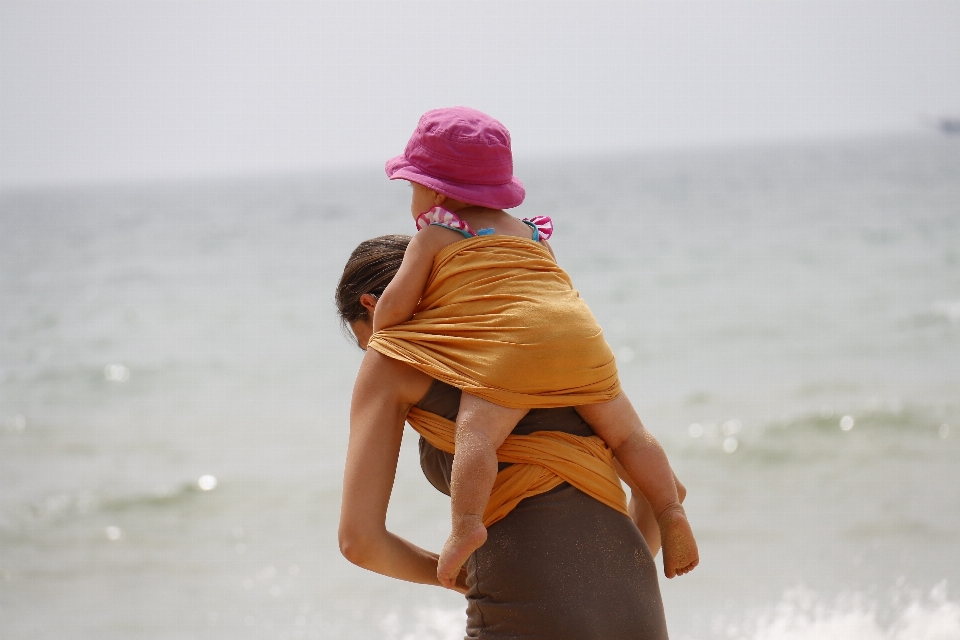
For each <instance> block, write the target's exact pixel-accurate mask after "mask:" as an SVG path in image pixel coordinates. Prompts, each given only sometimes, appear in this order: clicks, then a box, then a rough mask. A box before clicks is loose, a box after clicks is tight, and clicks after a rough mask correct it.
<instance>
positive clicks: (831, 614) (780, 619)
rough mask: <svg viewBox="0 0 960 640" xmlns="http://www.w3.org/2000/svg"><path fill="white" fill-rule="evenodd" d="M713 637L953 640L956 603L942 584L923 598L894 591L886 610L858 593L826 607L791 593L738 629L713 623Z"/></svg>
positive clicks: (959, 627) (958, 615) (958, 622)
mask: <svg viewBox="0 0 960 640" xmlns="http://www.w3.org/2000/svg"><path fill="white" fill-rule="evenodd" d="M714 632H715V633H717V635H719V636H721V637H725V638H728V639H729V640H957V638H960V602H956V601H952V600H949V599H948V598H947V583H946V581H943V582H941V583H940V584H938V585H936V586H935V587H934V588H933V589H931V590H930V591H929V592H928V593H927V594H921V593H919V592H918V591H917V590H915V589H907V588H904V587H900V588H898V589H897V590H896V591H895V592H894V593H893V594H891V597H890V598H889V601H888V603H887V604H886V606H881V603H879V602H877V601H876V600H872V599H870V598H868V597H866V596H864V595H863V594H859V593H854V594H846V595H842V596H840V597H838V598H836V599H835V600H834V601H833V602H826V601H824V599H823V598H822V597H820V596H819V595H818V594H816V593H815V592H813V591H811V590H808V589H803V588H797V589H792V590H790V591H788V592H786V593H785V594H784V596H783V598H782V599H781V601H780V602H779V603H777V604H776V605H775V606H773V607H772V608H770V609H768V610H765V611H759V612H755V613H753V614H751V615H749V616H747V617H746V619H745V620H744V621H743V622H741V623H739V624H729V623H726V622H725V621H723V620H717V621H716V622H715V624H714Z"/></svg>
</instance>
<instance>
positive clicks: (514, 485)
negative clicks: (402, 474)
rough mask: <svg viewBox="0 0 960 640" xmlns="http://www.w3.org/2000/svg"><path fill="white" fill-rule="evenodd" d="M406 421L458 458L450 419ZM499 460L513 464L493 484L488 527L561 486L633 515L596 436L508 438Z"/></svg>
mask: <svg viewBox="0 0 960 640" xmlns="http://www.w3.org/2000/svg"><path fill="white" fill-rule="evenodd" d="M407 422H409V423H410V426H411V427H413V428H414V429H415V430H416V432H417V433H419V434H420V435H421V436H423V437H424V439H425V440H426V441H427V442H429V443H430V444H432V445H433V446H435V447H436V448H437V449H440V450H441V451H446V452H447V453H454V429H455V427H456V425H455V424H454V423H453V422H451V421H450V420H447V419H446V418H443V417H441V416H438V415H436V414H435V413H430V412H428V411H424V410H423V409H420V408H418V407H413V408H412V409H411V410H410V413H408V414H407ZM497 460H499V461H500V462H512V463H513V464H512V465H511V466H509V467H507V468H506V469H504V470H503V471H501V472H500V473H498V474H497V479H496V481H495V482H494V483H493V491H492V492H491V493H490V501H489V502H488V503H487V508H486V511H484V514H483V524H484V526H486V527H489V526H490V525H492V524H493V523H494V522H497V521H498V520H500V519H501V518H503V517H504V516H506V515H507V514H508V513H510V511H512V510H513V508H514V507H516V506H517V504H519V503H520V501H521V500H523V499H524V498H529V497H531V496H535V495H537V494H540V493H544V492H546V491H549V490H550V489H553V488H554V487H556V486H558V485H559V484H560V483H562V482H569V483H570V484H572V485H573V486H575V487H576V488H577V489H580V490H581V491H583V492H584V493H585V494H587V495H588V496H590V497H592V498H594V499H596V500H599V501H600V502H602V503H603V504H605V505H607V506H608V507H610V508H612V509H616V510H617V511H619V512H620V513H622V514H624V515H626V516H629V512H628V511H627V503H626V496H625V495H624V493H623V486H622V485H621V484H620V478H619V477H618V476H617V472H616V471H615V470H614V468H613V453H612V452H611V451H610V449H609V447H607V445H606V444H604V442H603V440H601V439H600V438H598V437H597V436H590V437H588V438H584V437H583V436H575V435H572V434H569V433H564V432H562V431H536V432H534V433H532V434H530V435H527V436H516V435H509V436H507V439H506V440H504V442H503V444H502V445H500V448H499V449H497Z"/></svg>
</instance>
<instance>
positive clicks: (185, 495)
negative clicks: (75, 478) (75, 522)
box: [0, 482, 202, 533]
mask: <svg viewBox="0 0 960 640" xmlns="http://www.w3.org/2000/svg"><path fill="white" fill-rule="evenodd" d="M201 492H202V490H201V489H200V488H199V487H198V486H197V484H196V483H195V482H184V483H181V484H178V485H173V486H169V487H163V488H160V489H157V490H154V491H150V492H142V493H132V494H128V495H113V496H104V495H97V494H95V493H93V492H90V491H78V492H76V493H56V494H52V495H49V496H47V497H45V498H43V499H38V500H33V501H30V502H25V503H24V502H22V503H19V504H8V505H5V507H4V508H3V509H2V510H0V532H8V533H12V532H16V531H23V530H26V529H32V528H35V527H38V526H41V527H42V526H46V525H50V524H54V523H58V522H62V521H64V520H68V519H70V518H76V517H83V516H88V515H91V514H93V513H97V512H106V513H117V512H121V511H126V510H129V509H136V508H140V507H170V506H176V505H179V504H181V503H183V502H185V501H187V500H189V499H191V497H192V496H193V495H194V494H197V493H201Z"/></svg>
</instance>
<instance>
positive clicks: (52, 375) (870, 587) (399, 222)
mask: <svg viewBox="0 0 960 640" xmlns="http://www.w3.org/2000/svg"><path fill="white" fill-rule="evenodd" d="M517 172H518V175H520V176H521V177H522V178H523V180H524V182H525V184H526V186H527V188H528V199H527V202H526V203H525V204H524V205H523V206H522V207H521V208H520V209H519V210H518V212H519V213H522V214H523V215H537V214H548V215H551V216H553V218H554V220H555V223H556V228H557V232H556V236H555V240H554V241H553V245H554V248H555V249H556V252H557V255H558V257H559V260H560V263H561V264H562V265H563V266H564V267H566V268H567V270H568V271H569V272H570V273H571V275H572V277H573V279H574V282H575V284H576V285H577V287H578V289H579V290H580V291H581V293H582V295H583V296H584V297H585V298H586V300H587V301H588V302H589V304H590V305H591V307H592V308H593V309H594V312H595V313H596V315H597V317H598V318H599V320H600V321H601V323H602V325H603V326H604V328H605V333H606V335H607V339H608V340H609V342H610V343H611V344H612V346H613V347H614V349H615V351H616V353H617V357H618V361H619V365H620V370H621V376H622V379H623V382H624V386H625V388H626V390H627V392H628V393H629V394H630V396H631V398H632V399H633V401H634V403H635V404H636V405H637V407H638V409H639V410H640V413H641V416H642V417H643V418H644V421H645V423H646V424H647V426H648V428H649V429H651V431H653V432H654V433H655V434H656V435H657V437H658V438H660V439H661V441H662V442H663V444H664V446H665V448H666V449H667V452H668V454H669V456H670V458H671V461H672V463H673V465H674V467H675V469H676V471H677V473H678V475H679V476H680V478H681V479H682V480H683V482H684V483H685V484H686V486H687V488H688V490H689V497H688V499H687V508H688V513H689V515H690V518H691V520H692V523H693V525H694V527H695V530H696V532H697V534H698V539H699V542H700V548H701V554H702V560H701V564H700V567H698V568H697V570H696V571H694V572H693V573H692V574H690V575H689V576H684V577H681V578H678V579H675V580H669V581H668V580H665V579H663V580H662V581H661V589H662V591H663V594H664V600H665V606H666V612H667V619H668V622H669V626H670V629H671V634H672V637H673V638H691V639H701V638H704V639H737V640H740V639H742V640H813V639H817V640H833V639H838V640H839V639H844V640H874V639H877V640H880V639H882V640H934V639H936V640H947V639H951V640H956V639H957V638H960V140H957V139H949V138H936V137H920V136H917V137H903V138H887V139H872V140H853V141H846V142H833V143H810V144H795V145H782V146H769V147H752V148H728V149H713V150H687V151H670V152H667V151H659V152H649V153H646V154H640V155H633V156H629V155H624V156H618V157H606V158H579V159H576V158H568V159H557V160H551V161H547V160H543V161H536V162H533V161H529V162H525V163H519V164H518V166H517ZM408 198H409V191H408V189H407V187H406V186H405V185H402V184H396V183H389V182H388V181H387V180H386V179H385V178H383V176H382V173H381V172H380V170H379V167H370V168H369V170H357V171H355V172H352V173H351V172H343V173H336V172H330V173H326V174H322V175H304V176H291V177H287V178H269V179H268V178H262V179H246V180H233V181H219V182H217V181H211V182H193V183H170V184H158V185H146V186H125V187H90V188H84V189H79V188H77V189H51V190H32V191H8V192H5V193H3V194H0V637H2V638H4V640H7V639H10V640H13V639H19V638H57V639H68V638H96V639H97V640H110V639H129V638H158V639H159V638H163V639H169V638H211V639H216V638H232V639H234V638H250V639H254V638H257V639H259V638H276V639H300V638H310V639H320V638H323V639H326V638H351V639H353V638H358V639H365V638H371V639H372V638H385V639H396V640H399V639H404V640H406V639H408V638H418V639H421V638H423V639H433V638H436V639H453V638H457V637H461V635H462V630H463V624H464V602H463V599H462V597H461V596H459V595H458V594H456V593H453V592H448V591H444V590H441V589H438V588H430V587H424V586H420V585H412V584H407V583H402V582H399V581H395V580H391V579H388V578H384V577H381V576H378V575H375V574H372V573H369V572H366V571H363V570H361V569H359V568H357V567H354V566H352V565H350V564H349V563H347V562H346V561H345V560H344V559H342V558H341V556H340V554H339V552H338V549H337V542H336V526H337V519H338V515H339V501H340V477H341V473H342V465H343V458H344V452H345V446H346V437H347V427H348V425H347V409H348V403H349V397H350V390H351V386H352V382H353V377H354V375H355V373H356V369H357V366H358V364H359V362H360V357H361V354H360V352H359V351H358V350H357V349H356V347H355V346H353V345H352V343H351V342H349V341H348V340H346V339H345V338H344V337H343V335H342V333H341V330H340V327H339V325H338V322H337V319H336V317H335V313H334V307H333V303H332V296H333V288H334V285H335V283H336V281H337V279H338V277H339V275H340V271H341V270H342V267H343V263H344V261H345V260H346V258H347V256H348V254H349V253H350V251H351V250H352V249H353V247H354V246H355V245H356V244H357V243H358V242H359V241H360V240H363V239H365V238H368V237H371V236H374V235H380V234H384V233H404V232H410V230H411V228H412V222H411V220H410V219H409V217H408V213H407V212H408ZM415 444H416V442H415V437H414V436H413V435H412V433H408V437H407V438H406V439H405V443H404V448H403V451H402V452H401V458H400V462H399V468H398V473H397V482H396V486H395V489H394V495H393V499H392V502H391V510H390V513H389V516H388V526H389V527H390V528H391V529H392V530H393V531H395V532H397V533H399V534H400V535H403V536H404V537H407V538H408V539H410V540H412V541H414V542H415V543H417V544H419V545H421V546H424V547H426V548H429V549H433V550H439V548H440V546H441V544H442V542H443V540H444V537H445V534H446V527H447V525H448V508H449V505H448V503H447V501H446V498H445V497H444V496H442V495H440V494H439V493H437V492H436V491H434V490H433V489H432V488H431V487H430V486H429V484H428V483H427V482H426V480H425V479H424V478H423V477H422V475H421V473H420V470H419V466H418V462H417V457H416V447H415Z"/></svg>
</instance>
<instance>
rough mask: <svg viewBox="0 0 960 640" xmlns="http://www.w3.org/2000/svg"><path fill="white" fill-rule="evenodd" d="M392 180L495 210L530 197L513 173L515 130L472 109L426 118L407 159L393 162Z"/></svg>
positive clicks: (389, 165) (409, 145) (405, 155)
mask: <svg viewBox="0 0 960 640" xmlns="http://www.w3.org/2000/svg"><path fill="white" fill-rule="evenodd" d="M386 170H387V177H388V178H390V179H391V180H398V179H403V180H409V181H411V182H416V183H417V184H421V185H423V186H425V187H427V188H429V189H433V190H434V191H436V192H438V193H442V194H443V195H445V196H447V197H449V198H454V199H456V200H462V201H463V202H468V203H470V204H478V205H480V206H483V207H490V208H491V209H509V208H511V207H516V206H517V205H519V204H520V203H521V202H523V198H524V196H525V195H526V192H525V191H524V189H523V183H522V182H520V180H518V179H517V178H515V177H514V175H513V153H512V152H511V151H510V132H509V131H507V128H506V127H504V126H503V125H502V124H500V122H499V121H497V120H495V119H494V118H491V117H490V116H488V115H487V114H485V113H483V112H480V111H477V110H476V109H470V108H469V107H449V108H446V109H434V110H433V111H428V112H426V113H425V114H423V117H421V118H420V122H419V123H418V124H417V130H416V131H414V132H413V135H412V136H411V137H410V141H409V142H408V143H407V148H406V149H404V150H403V155H399V156H397V157H396V158H393V159H391V160H388V161H387V165H386Z"/></svg>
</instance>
